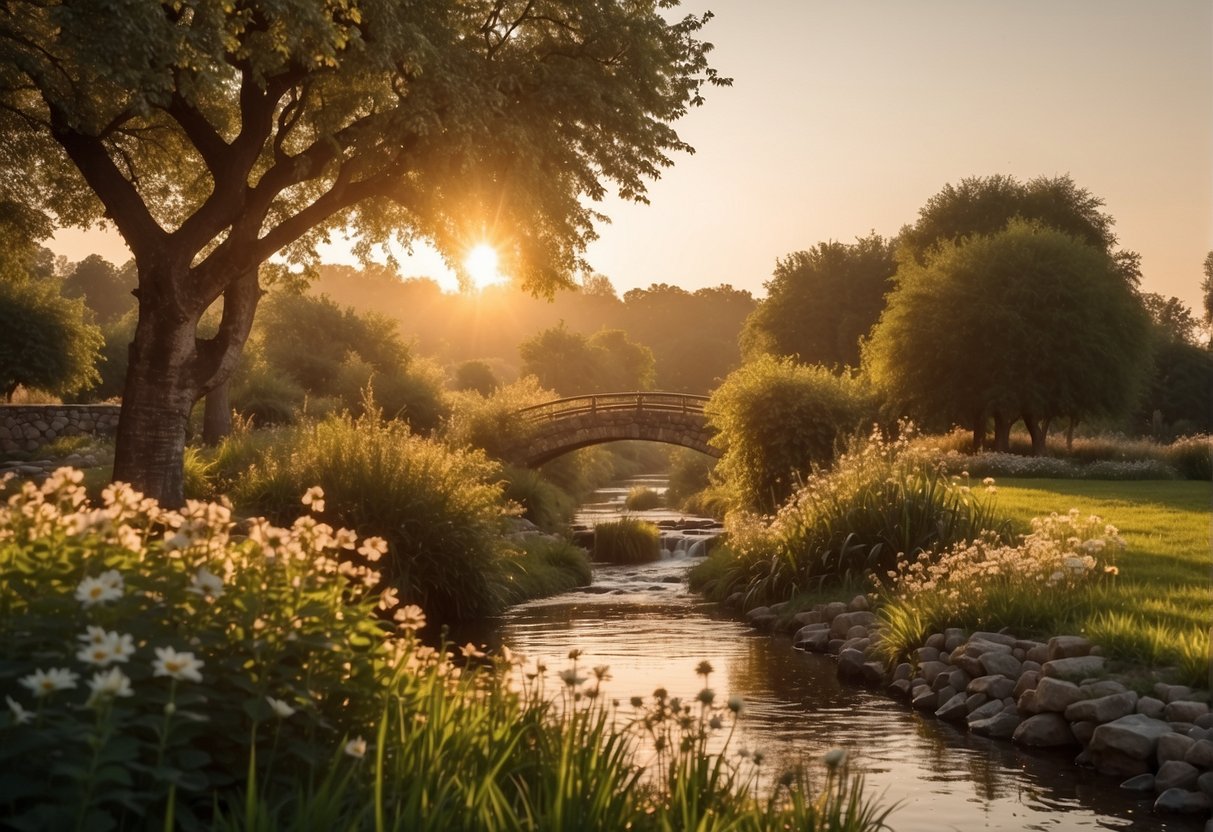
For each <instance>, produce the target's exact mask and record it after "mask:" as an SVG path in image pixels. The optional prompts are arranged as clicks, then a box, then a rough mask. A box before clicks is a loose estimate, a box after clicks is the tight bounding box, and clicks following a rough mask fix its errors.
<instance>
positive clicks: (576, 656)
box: [569, 649, 581, 661]
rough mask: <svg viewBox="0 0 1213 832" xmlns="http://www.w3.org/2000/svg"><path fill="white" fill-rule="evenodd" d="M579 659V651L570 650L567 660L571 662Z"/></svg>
mask: <svg viewBox="0 0 1213 832" xmlns="http://www.w3.org/2000/svg"><path fill="white" fill-rule="evenodd" d="M580 658H581V651H580V650H577V649H573V650H570V651H569V659H570V660H571V661H577V660H578V659H580Z"/></svg>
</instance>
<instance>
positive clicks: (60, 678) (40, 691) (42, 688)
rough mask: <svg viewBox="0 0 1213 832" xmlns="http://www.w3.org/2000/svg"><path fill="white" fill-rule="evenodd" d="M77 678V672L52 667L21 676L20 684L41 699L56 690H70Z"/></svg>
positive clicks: (74, 685)
mask: <svg viewBox="0 0 1213 832" xmlns="http://www.w3.org/2000/svg"><path fill="white" fill-rule="evenodd" d="M79 678H80V676H79V674H77V673H72V672H71V671H70V670H68V669H67V668H66V667H52V668H51V669H50V670H35V671H34V672H33V673H31V674H30V675H29V676H25V677H24V678H22V679H21V684H22V685H24V686H25V687H27V688H29V690H30V692H31V693H33V694H34V697H35V698H38V699H41V698H42V697H43V696H48V695H50V694H52V693H54V692H55V691H57V690H71V689H72V688H74V687H76V680H77V679H79Z"/></svg>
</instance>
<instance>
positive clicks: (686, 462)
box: [665, 448, 716, 511]
mask: <svg viewBox="0 0 1213 832" xmlns="http://www.w3.org/2000/svg"><path fill="white" fill-rule="evenodd" d="M715 467H716V460H715V459H714V458H712V457H710V456H708V455H707V454H701V453H699V452H698V451H692V450H691V449H690V448H674V449H672V450H671V451H670V457H669V469H670V477H669V482H668V485H667V486H666V492H665V499H666V502H667V503H668V504H669V505H670V506H672V507H673V506H677V507H681V506H683V505H684V504H685V503H686V501H687V500H688V499H689V498H690V497H691V496H692V495H694V494H697V493H699V492H701V491H703V490H704V489H706V488H707V487H708V486H709V485H711V482H712V471H713V470H714V469H715ZM683 511H686V509H683Z"/></svg>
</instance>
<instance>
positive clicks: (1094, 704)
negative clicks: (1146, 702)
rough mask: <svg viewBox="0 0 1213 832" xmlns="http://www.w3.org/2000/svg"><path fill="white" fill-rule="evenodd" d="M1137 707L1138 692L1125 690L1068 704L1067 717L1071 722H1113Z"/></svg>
mask: <svg viewBox="0 0 1213 832" xmlns="http://www.w3.org/2000/svg"><path fill="white" fill-rule="evenodd" d="M1136 708H1137V693H1136V692H1135V691H1131V690H1130V691H1125V692H1124V693H1113V694H1111V695H1110V696H1101V697H1099V698H1098V699H1084V700H1081V701H1079V702H1074V703H1072V704H1070V705H1068V706H1066V710H1065V714H1066V719H1068V720H1070V721H1071V722H1078V721H1082V720H1087V721H1090V722H1100V723H1102V722H1111V721H1112V720H1114V719H1120V718H1121V717H1122V716H1128V715H1129V714H1131V713H1133V712H1134V710H1135V709H1136Z"/></svg>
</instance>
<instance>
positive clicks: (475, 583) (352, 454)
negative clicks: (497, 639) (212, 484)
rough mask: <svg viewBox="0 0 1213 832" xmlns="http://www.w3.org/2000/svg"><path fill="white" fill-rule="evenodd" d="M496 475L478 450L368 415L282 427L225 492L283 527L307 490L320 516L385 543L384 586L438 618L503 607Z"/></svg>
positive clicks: (501, 512)
mask: <svg viewBox="0 0 1213 832" xmlns="http://www.w3.org/2000/svg"><path fill="white" fill-rule="evenodd" d="M499 479H500V469H499V468H498V466H497V465H496V463H493V462H491V461H489V459H488V458H487V457H486V456H485V455H484V454H483V453H482V452H479V451H452V450H450V449H449V448H447V447H446V446H445V445H442V444H440V443H438V442H435V441H432V440H428V439H423V438H421V437H418V436H415V435H413V434H411V433H410V432H409V429H408V427H407V426H406V425H404V424H401V423H399V422H384V421H382V420H380V419H378V418H376V416H375V415H374V414H371V415H367V416H363V417H361V418H359V419H350V418H349V417H330V418H328V419H326V420H324V421H322V422H316V423H305V424H302V425H299V426H296V427H291V428H285V429H282V430H281V431H280V432H279V433H277V434H275V437H274V442H273V444H272V445H270V446H269V447H266V448H265V449H264V450H263V455H262V456H261V457H260V459H259V461H258V462H256V463H255V464H253V465H252V466H251V467H250V468H248V469H247V470H246V471H245V473H244V474H243V475H242V476H241V477H239V478H238V479H237V480H236V481H235V482H234V483H233V485H232V490H231V497H232V500H233V501H234V502H235V504H236V505H237V507H239V508H240V509H242V510H245V511H249V512H257V513H264V514H265V515H267V516H269V517H270V518H273V519H278V520H281V521H283V522H285V520H286V518H289V517H291V516H293V515H294V514H297V513H298V510H299V507H300V506H299V499H300V495H302V494H303V493H304V492H305V491H307V490H308V489H309V488H311V487H312V486H317V485H318V486H320V487H321V488H322V489H323V490H324V505H325V508H324V511H322V512H320V516H321V517H322V518H323V519H324V520H325V521H327V522H329V523H331V524H332V525H334V526H344V527H347V528H356V529H359V530H360V531H362V532H363V533H365V534H373V535H378V536H380V537H383V538H384V539H386V540H387V541H388V544H389V547H390V549H389V552H388V554H387V556H386V557H385V558H384V562H383V563H382V564H381V572H382V573H383V579H384V582H385V584H386V585H389V586H393V587H396V588H397V589H398V590H399V593H400V597H401V599H403V600H406V601H408V602H411V603H417V604H421V605H422V606H425V607H426V608H427V609H429V610H432V611H433V612H432V614H433V615H434V616H435V617H436V618H438V619H440V620H444V621H448V620H458V619H466V618H472V617H480V616H484V615H491V614H494V613H496V612H498V611H500V609H501V608H502V605H503V603H504V598H503V594H502V577H503V576H502V570H501V558H502V556H503V553H502V551H501V544H500V537H501V533H502V531H503V521H504V518H505V516H506V511H507V509H506V503H505V501H504V499H503V496H502V489H501V485H500V484H499Z"/></svg>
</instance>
